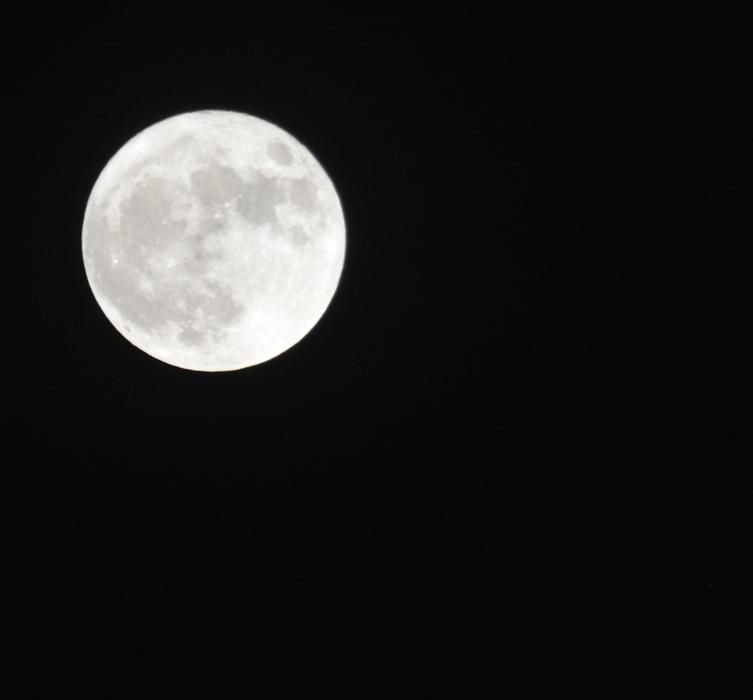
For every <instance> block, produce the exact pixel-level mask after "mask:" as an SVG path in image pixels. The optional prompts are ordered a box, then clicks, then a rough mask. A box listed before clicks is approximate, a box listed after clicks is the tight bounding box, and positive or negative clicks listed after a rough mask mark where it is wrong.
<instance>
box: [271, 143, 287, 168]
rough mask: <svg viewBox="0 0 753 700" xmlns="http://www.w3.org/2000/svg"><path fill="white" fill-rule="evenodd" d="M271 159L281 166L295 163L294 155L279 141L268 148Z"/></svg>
mask: <svg viewBox="0 0 753 700" xmlns="http://www.w3.org/2000/svg"><path fill="white" fill-rule="evenodd" d="M267 153H268V154H269V157H270V158H271V159H272V160H273V161H275V162H276V163H279V164H280V165H290V164H291V163H292V162H293V154H292V153H291V152H290V149H289V148H288V147H287V146H286V145H285V144H284V143H280V142H279V141H274V142H273V143H270V144H269V146H267Z"/></svg>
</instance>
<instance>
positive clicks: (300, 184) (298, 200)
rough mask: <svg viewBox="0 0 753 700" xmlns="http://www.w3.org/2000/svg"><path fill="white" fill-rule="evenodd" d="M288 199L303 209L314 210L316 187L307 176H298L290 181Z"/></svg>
mask: <svg viewBox="0 0 753 700" xmlns="http://www.w3.org/2000/svg"><path fill="white" fill-rule="evenodd" d="M290 201H291V202H292V203H293V204H294V205H295V206H297V207H298V208H299V209H303V210H304V211H315V210H316V203H317V202H316V187H315V186H314V185H313V183H312V182H311V180H309V179H308V178H298V179H296V180H293V181H292V182H291V183H290Z"/></svg>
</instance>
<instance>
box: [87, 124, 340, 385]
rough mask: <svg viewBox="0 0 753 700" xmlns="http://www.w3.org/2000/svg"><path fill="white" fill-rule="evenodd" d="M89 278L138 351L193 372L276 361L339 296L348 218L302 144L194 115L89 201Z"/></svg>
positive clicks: (117, 170)
mask: <svg viewBox="0 0 753 700" xmlns="http://www.w3.org/2000/svg"><path fill="white" fill-rule="evenodd" d="M82 248H83V259H84V268H85V270H86V276H87V278H88V281H89V285H90V286H91V289H92V291H93V293H94V297H95V299H96V300H97V303H98V304H99V306H100V307H101V308H102V311H103V312H104V314H105V315H106V316H107V318H108V319H109V320H110V322H111V323H112V324H113V325H114V326H115V328H116V329H117V330H118V331H119V332H120V333H121V334H122V335H123V336H125V338H126V339H128V340H129V341H130V342H131V343H133V344H134V345H136V346H137V347H139V348H140V349H141V350H143V351H144V352H146V353H148V354H149V355H152V356H153V357H156V358H157V359H159V360H162V361H163V362H167V363H168V364H171V365H175V366H178V367H183V368H186V369H192V370H203V371H223V370H234V369H240V368H243V367H248V366H251V365H256V364H259V363H261V362H265V361H266V360H269V359H271V358H273V357H275V356H277V355H279V354H280V353H282V352H284V351H285V350H287V349H288V348H290V347H291V346H293V345H295V344H296V343H297V342H298V341H299V340H301V338H303V337H304V336H305V335H306V334H307V333H308V332H309V331H310V330H311V329H312V328H313V327H314V325H315V324H316V323H317V321H318V320H319V319H320V318H321V316H322V314H323V313H324V311H325V310H326V308H327V306H328V305H329V303H330V301H331V299H332V297H333V295H334V293H335V289H336V288H337V284H338V281H339V279H340V274H341V272H342V268H343V262H344V256H345V220H344V217H343V213H342V209H341V206H340V201H339V199H338V196H337V193H336V191H335V188H334V186H333V184H332V182H331V181H330V179H329V177H328V176H327V174H326V173H325V171H324V170H323V168H322V167H321V165H320V164H319V163H318V162H317V161H316V159H315V158H314V156H313V155H312V154H311V153H310V152H309V151H308V150H307V149H306V148H305V147H304V146H303V145H302V144H301V143H299V142H298V141H297V140H296V139H295V138H293V137H292V136H291V135H290V134H288V133H287V132H285V131H283V130H282V129H280V128H279V127H277V126H275V125H273V124H270V123H269V122H266V121H264V120H262V119H258V118H256V117H252V116H250V115H247V114H241V113H238V112H225V111H202V112H190V113H187V114H181V115H178V116H175V117H171V118H169V119H165V120H164V121H161V122H158V123H157V124H154V125H153V126H150V127H149V128H147V129H145V130H144V131H142V132H141V133H140V134H138V135H137V136H135V137H134V138H133V139H131V140H130V141H128V142H127V143H126V144H125V145H124V146H123V147H122V148H121V149H120V150H119V151H118V152H117V153H116V154H115V156H114V157H113V158H112V160H110V162H109V163H108V164H107V166H106V167H105V169H104V170H103V171H102V173H101V175H100V176H99V178H98V180H97V182H96V183H95V185H94V188H93V190H92V192H91V195H90V197H89V201H88V203H87V207H86V213H85V216H84V226H83V237H82Z"/></svg>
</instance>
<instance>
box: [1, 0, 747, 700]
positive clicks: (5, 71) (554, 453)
mask: <svg viewBox="0 0 753 700" xmlns="http://www.w3.org/2000/svg"><path fill="white" fill-rule="evenodd" d="M162 12H163V13H160V11H159V10H158V9H156V8H152V9H151V10H150V11H148V12H147V11H144V10H139V11H137V10H136V9H134V8H133V7H132V6H131V5H129V4H128V3H104V4H100V10H99V11H98V12H94V13H92V14H88V15H86V16H81V17H77V16H74V15H73V14H65V13H62V12H61V14H60V15H59V16H53V15H50V14H47V13H46V12H43V11H41V10H39V9H38V8H37V9H35V8H30V9H29V10H26V11H24V12H19V13H17V14H16V15H14V18H13V19H12V21H9V23H7V24H6V25H5V26H4V27H3V28H2V29H1V30H0V33H1V34H2V37H3V46H2V48H1V49H0V52H1V53H2V67H1V68H0V75H1V77H2V85H1V88H2V94H3V97H4V100H3V104H4V108H3V113H2V117H1V119H2V126H3V135H4V140H5V145H4V148H3V155H4V159H5V160H4V173H3V177H4V182H5V186H4V188H3V194H4V195H5V197H4V199H5V202H4V207H3V208H4V211H5V213H6V219H5V227H4V229H5V230H4V234H3V236H2V244H1V245H2V247H1V248H0V253H1V254H2V260H3V286H6V285H7V291H5V292H4V294H3V301H4V315H3V324H2V339H3V342H2V354H3V368H4V372H3V379H2V413H1V414H0V417H1V418H2V428H0V431H1V434H2V441H3V442H2V444H3V450H2V455H3V457H2V464H3V466H2V469H1V471H0V474H1V475H2V476H1V478H2V484H1V490H0V499H1V501H2V519H3V529H2V532H1V537H0V539H1V540H2V542H3V545H2V557H1V559H2V561H1V563H0V585H1V586H2V591H1V592H2V596H1V598H0V600H1V602H0V605H2V609H3V614H2V618H3V620H4V622H3V623H2V625H0V648H2V650H3V662H4V663H5V664H7V667H8V668H9V669H12V670H13V672H14V673H16V672H17V673H19V674H20V676H21V678H22V680H23V683H24V687H25V688H26V691H27V692H28V693H29V697H45V696H49V694H48V695H44V694H40V690H39V689H40V688H42V687H44V688H45V689H47V690H46V691H45V692H47V693H48V692H49V689H51V688H52V689H55V692H56V693H57V694H58V695H56V696H68V695H70V696H71V697H81V696H82V694H85V693H87V692H93V693H94V694H95V695H96V696H97V697H100V698H106V697H115V696H118V695H119V691H123V692H124V694H125V695H126V696H128V697H131V698H152V697H154V698H171V697H175V698H183V697H197V698H236V697H238V698H240V697H244V698H246V697H270V698H278V697H279V698H283V697H284V698H304V697H305V698H309V697H317V698H318V697H340V696H341V695H342V697H349V698H357V697H372V696H374V697H385V694H384V693H378V692H377V690H376V689H377V688H379V687H380V686H382V685H386V687H387V688H391V689H392V691H391V693H390V695H389V696H390V697H396V696H397V697H400V695H399V694H398V695H396V694H395V693H397V692H398V690H399V692H405V690H404V689H405V686H404V685H403V680H404V679H405V678H406V677H408V676H410V677H412V678H413V679H419V680H418V682H419V684H424V685H419V686H418V687H423V688H428V684H429V683H430V682H439V683H441V684H445V683H449V682H450V680H451V679H453V680H457V681H459V682H460V683H461V685H462V687H464V688H465V690H464V692H463V693H462V695H463V696H464V697H469V698H474V697H487V696H488V697H498V696H499V695H498V693H499V692H500V691H501V690H503V689H504V688H505V679H506V678H509V676H510V674H512V673H513V672H514V670H515V669H519V668H520V667H521V665H523V664H528V663H534V664H535V663H537V660H541V659H549V658H562V657H564V656H566V655H568V654H575V655H576V656H578V657H579V658H580V662H579V663H581V664H584V665H591V664H595V663H597V662H596V659H597V658H598V659H600V660H605V659H608V658H610V656H611V655H612V651H611V650H613V649H614V646H613V642H614V640H616V639H620V640H622V642H623V643H625V642H626V640H633V641H632V642H629V643H630V644H632V645H633V646H632V647H631V648H632V653H634V656H629V658H631V659H636V658H637V659H639V660H638V661H636V663H637V665H638V666H640V665H641V663H642V661H641V660H640V659H642V657H641V654H642V653H643V651H642V650H645V649H646V648H648V647H649V646H651V645H652V643H653V644H655V643H656V640H657V639H660V638H662V634H663V632H662V630H663V629H664V627H665V625H666V626H668V624H667V623H666V622H665V621H664V617H663V613H662V612H657V611H663V610H665V609H666V608H665V605H664V602H663V601H666V600H670V599H671V600H675V601H677V600H678V599H679V598H680V597H681V596H682V595H683V592H684V591H685V590H686V589H687V590H689V591H690V592H691V593H692V594H693V595H694V596H695V597H696V602H695V603H693V604H692V605H695V606H698V609H699V610H700V608H701V607H702V606H705V605H706V604H707V601H705V600H704V601H703V602H701V601H699V600H698V598H699V597H700V598H708V597H709V594H710V590H711V584H712V583H713V581H712V573H711V572H712V570H713V557H712V556H711V550H712V548H711V542H710V539H709V538H710V534H709V533H710V529H711V528H710V527H709V526H707V523H706V520H707V519H709V518H710V515H709V512H710V509H711V501H712V500H713V499H712V497H711V496H710V495H709V496H708V500H704V498H701V499H700V500H693V499H690V497H687V496H684V495H683V494H684V493H685V492H686V491H687V487H688V486H689V485H693V484H695V485H698V484H702V483H707V482H708V484H709V488H710V485H711V482H712V481H713V478H712V477H709V476H708V474H709V473H713V472H714V470H716V469H718V468H719V467H721V466H723V464H724V458H723V456H722V455H721V452H720V451H719V449H720V448H719V445H720V443H723V442H724V439H723V438H720V437H719V435H718V434H712V432H711V431H710V429H709V428H708V425H709V423H708V420H709V419H710V417H711V416H712V415H715V414H718V411H719V410H720V408H719V407H720V406H723V405H724V404H723V401H722V399H721V398H720V397H721V396H722V392H723V391H724V390H725V389H724V387H728V386H729V380H730V378H731V376H732V370H731V369H730V367H732V366H733V365H734V362H735V360H736V359H737V358H738V357H740V358H741V357H742V351H741V350H739V349H738V348H739V347H740V346H739V344H738V342H737V341H738V340H739V336H740V333H741V331H738V330H737V328H738V327H739V325H740V315H741V309H742V301H741V299H740V293H739V290H738V286H737V285H738V283H739V280H740V279H741V278H742V265H743V259H744V258H743V256H742V245H741V244H740V243H736V242H734V241H733V242H730V243H724V244H722V239H721V236H722V234H723V233H724V231H723V229H724V226H723V225H722V224H721V221H720V219H719V212H718V210H717V207H716V205H715V204H714V203H713V198H714V195H713V194H712V192H713V185H714V184H715V182H714V181H715V180H717V179H721V178H723V177H726V176H728V175H729V174H730V172H731V171H730V170H729V169H727V170H725V169H724V168H721V169H720V168H718V167H715V168H712V167H711V166H708V167H706V166H703V165H702V164H704V163H710V161H711V160H712V159H716V158H718V157H719V154H720V147H719V146H718V145H717V144H716V143H715V139H718V138H719V134H720V133H721V132H720V129H719V126H718V120H719V118H721V119H722V121H723V124H724V125H725V126H724V128H725V129H726V130H727V133H728V134H729V133H733V134H734V133H735V130H738V131H740V132H741V131H742V128H743V123H744V120H743V119H741V118H740V115H739V113H736V112H735V106H734V104H733V103H734V100H735V99H736V97H735V96H736V95H738V94H739V91H740V88H741V86H742V85H743V78H742V77H741V75H742V68H741V64H740V63H739V62H737V61H736V60H734V47H735V44H734V39H733V38H729V39H724V40H722V39H720V38H719V37H718V36H716V35H714V34H713V33H712V32H711V30H709V29H708V28H707V27H706V26H705V24H704V22H703V21H701V20H700V19H698V18H696V19H695V20H693V19H692V18H691V19H687V18H686V19H685V20H684V21H683V22H681V23H678V22H670V23H661V22H659V21H658V20H656V21H654V20H649V19H648V18H647V17H645V16H644V17H641V16H636V17H634V16H622V17H617V18H614V17H612V18H606V17H596V16H587V15H583V14H577V13H575V14H568V15H567V16H555V15H547V14H546V13H539V14H530V15H529V16H527V17H524V18H520V17H513V16H511V15H510V16H505V15H500V16H492V15H491V14H490V13H480V12H474V11H472V10H460V9H457V8H456V9H454V10H452V11H450V10H446V9H442V8H440V7H439V6H435V7H434V8H433V10H432V11H431V13H428V14H423V13H419V12H413V13H411V12H410V11H408V10H407V9H404V10H403V11H402V12H400V13H390V12H388V11H386V10H382V9H379V7H378V6H373V7H372V8H371V9H368V10H367V9H362V10H357V11H352V12H351V13H350V15H348V16H345V15H340V14H338V13H337V12H335V11H334V10H333V11H329V10H326V11H325V10H321V11H319V12H312V11H310V10H309V11H298V10H295V9H293V6H292V5H291V6H290V8H289V9H282V8H279V7H277V6H276V5H275V6H274V9H273V6H272V5H271V4H265V5H263V6H261V7H255V6H253V5H249V4H246V5H245V6H244V8H243V10H242V11H241V10H238V9H237V8H225V7H224V6H221V5H217V7H212V8H209V9H208V10H206V12H204V13H199V14H192V13H187V12H186V13H184V14H183V15H177V14H172V15H169V14H168V13H167V12H166V11H162ZM730 46H731V49H730ZM721 47H725V49H728V50H730V51H731V53H730V54H729V57H728V60H729V63H728V65H727V70H726V71H723V72H717V71H716V69H712V67H711V65H710V63H709V62H708V56H709V55H710V54H715V55H716V56H717V57H719V50H720V48H721ZM722 58H723V59H724V56H722ZM745 80H746V81H747V83H745V89H747V90H749V88H750V82H749V78H746V79H745ZM197 109H231V110H238V111H241V112H247V113H250V114H253V115H256V116H259V117H261V118H263V119H266V120H268V121H271V122H273V123H275V124H277V125H279V126H281V127H282V128H284V129H285V130H287V131H289V132H290V133H291V134H293V135H294V136H295V137H296V138H297V139H299V140H300V141H301V142H302V143H304V144H305V145H306V146H307V147H308V148H309V149H310V150H311V151H312V152H313V153H314V154H315V156H316V157H317V158H318V159H319V160H320V162H321V163H322V165H323V166H324V167H325V169H326V170H327V172H328V174H329V175H330V177H331V178H332V180H333V182H334V184H335V186H336V188H337V190H338V193H339V195H340V199H341V203H342V206H343V210H344V213H345V218H346V222H347V246H348V247H347V254H346V261H345V267H344V271H343V276H342V279H341V282H340V286H339V288H338V291H337V293H336V295H335V297H334V299H333V301H332V303H331V305H330V306H329V308H328V310H327V312H326V314H325V315H324V317H323V318H322V320H321V321H320V323H319V324H318V325H317V326H316V327H315V328H314V330H313V331H312V332H311V333H309V334H308V335H307V336H306V337H305V338H304V339H303V340H302V341H301V342H300V343H298V344H297V345H296V346H294V347H293V348H292V349H290V350H289V351H287V352H286V353H284V354H283V355H281V356H279V357H278V358H276V359H274V360H272V361H270V362H268V363H265V364H263V365H259V366H256V367H252V368H249V369H246V370H242V371H238V372H230V373H199V372H190V371H186V370H181V369H178V368H175V367H171V366H169V365H166V364H163V363H161V362H159V361H157V360H155V359H153V358H151V357H149V356H148V355H146V354H144V353H143V352H141V351H139V350H138V349H136V348H135V347H133V346H132V345H130V344H129V343H128V342H127V341H126V340H125V339H124V338H122V337H121V336H120V335H119V334H118V333H117V331H115V329H114V328H113V327H112V326H111V325H110V323H109V322H108V321H107V319H106V318H105V317H104V315H103V314H102V312H101V311H100V309H99V307H98V306H97V304H96V302H95V300H94V298H93V296H92V294H91V291H90V289H89V287H88V284H87V281H86V277H85V274H84V269H83V264H82V259H81V248H80V246H81V224H82V220H83V214H84V208H85V205H86V201H87V198H88V195H89V192H90V191H91V188H92V186H93V185H94V182H95V180H96V178H97V176H98V175H99V173H100V171H101V169H102V168H103V167H104V165H105V163H106V162H107V160H108V159H109V158H110V157H111V156H112V155H113V154H114V153H115V152H116V151H117V150H118V148H120V146H121V145H123V143H125V141H127V140H128V139H129V138H131V137H132V136H134V135H135V134H136V133H138V132H139V131H141V130H142V129H144V128H146V127H147V126H149V125H150V124H153V123H154V122H156V121H159V120H161V119H164V118H166V117H168V116H172V115H174V114H178V113H180V112H186V111H192V110H197ZM722 131H724V130H723V129H722ZM721 157H722V158H724V157H726V156H725V155H724V154H723V153H722V156H721ZM700 171H702V176H701V175H699V172H700ZM734 187H735V186H732V187H731V188H729V187H728V188H727V189H726V192H727V194H731V195H732V197H731V199H734V195H735V192H736V191H737V192H738V193H739V194H741V192H742V188H741V186H740V185H739V184H738V185H736V187H737V188H738V189H737V190H735V189H734ZM8 212H10V221H9V222H8V219H7V213H8ZM735 319H737V320H736V321H735ZM731 328H734V329H733V330H730V329H731ZM736 334H737V335H736ZM720 347H721V348H726V350H725V352H722V353H717V352H716V350H718V349H719V348H720ZM735 353H739V355H736V354H735ZM720 402H721V403H720ZM735 429H736V426H735V425H734V423H727V425H726V428H725V430H726V431H727V433H732V432H734V430H735ZM698 460H700V461H701V462H703V464H704V465H705V467H704V469H703V470H702V471H701V472H700V478H699V472H697V471H696V470H694V469H691V468H690V464H691V463H695V462H697V461H698ZM710 490H713V489H711V488H710ZM688 506H690V507H689V508H688ZM690 610H691V611H692V612H691V613H689V614H690V615H691V616H692V617H694V619H698V617H699V614H700V613H699V610H694V609H693V608H692V607H691V608H690ZM700 617H703V614H700ZM615 655H616V656H619V654H616V653H615ZM574 668H575V669H576V671H577V669H578V668H579V667H578V666H577V665H576V666H575V667H574ZM8 677H10V676H8ZM475 684H477V686H478V687H476V685H475ZM396 689H397V690H396ZM116 690H117V691H118V692H117V693H116V692H115V691H116ZM423 692H425V693H426V694H423V693H422V692H418V693H415V694H414V696H415V697H429V694H428V690H425V691H423ZM71 693H73V695H71ZM487 694H488V695H487ZM7 697H14V698H16V697H22V695H20V694H14V695H8V696H7ZM23 697H25V696H23Z"/></svg>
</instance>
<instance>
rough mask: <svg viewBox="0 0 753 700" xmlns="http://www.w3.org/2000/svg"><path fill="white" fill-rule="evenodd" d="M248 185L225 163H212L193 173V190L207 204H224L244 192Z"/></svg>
mask: <svg viewBox="0 0 753 700" xmlns="http://www.w3.org/2000/svg"><path fill="white" fill-rule="evenodd" d="M247 186H248V185H246V183H245V182H243V180H241V178H240V177H238V175H236V174H235V172H234V171H233V170H232V169H231V168H228V167H225V166H223V165H210V166H208V167H206V168H201V169H200V170H197V171H195V172H193V173H191V192H192V193H193V194H195V195H196V196H197V197H198V199H199V201H200V202H201V203H202V204H204V205H205V206H210V207H211V206H222V205H223V204H226V203H227V202H231V201H233V200H234V199H235V198H236V197H239V196H240V195H242V194H243V192H244V190H245V188H246V187H247Z"/></svg>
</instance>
